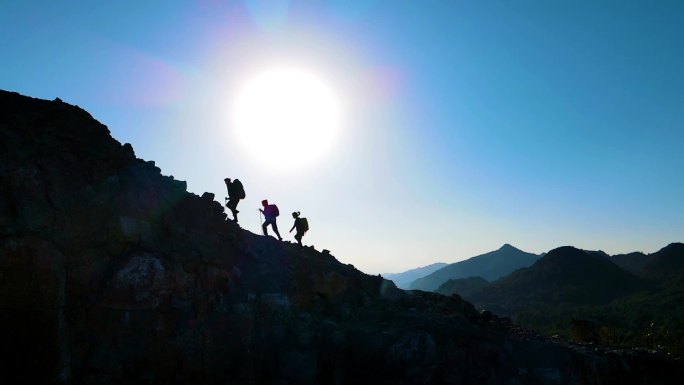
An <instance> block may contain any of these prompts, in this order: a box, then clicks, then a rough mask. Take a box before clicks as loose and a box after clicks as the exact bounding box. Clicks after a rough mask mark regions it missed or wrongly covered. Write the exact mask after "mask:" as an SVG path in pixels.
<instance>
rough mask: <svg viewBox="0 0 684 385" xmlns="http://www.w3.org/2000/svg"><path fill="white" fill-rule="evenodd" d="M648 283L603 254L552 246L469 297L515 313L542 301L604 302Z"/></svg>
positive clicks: (478, 303)
mask: <svg viewBox="0 0 684 385" xmlns="http://www.w3.org/2000/svg"><path fill="white" fill-rule="evenodd" d="M644 286H645V283H644V282H642V281H641V280H640V279H639V278H637V277H635V276H633V275H631V274H629V273H628V272H626V271H624V270H623V269H621V268H620V267H619V266H617V265H616V264H614V263H612V262H611V261H609V260H608V259H606V258H605V257H604V256H603V255H601V254H599V253H591V252H586V251H584V250H580V249H576V248H574V247H570V246H565V247H560V248H557V249H554V250H551V251H550V252H549V253H548V254H546V255H545V256H544V257H542V258H541V259H539V260H538V261H537V262H535V263H534V264H533V265H532V266H530V267H529V268H525V269H520V270H518V271H516V272H514V273H512V274H511V275H509V276H506V277H504V278H501V279H499V280H497V281H495V282H492V283H491V284H490V285H488V286H486V287H485V288H483V289H482V290H481V291H479V292H477V293H474V294H473V295H472V296H470V297H469V299H470V300H472V301H474V302H475V303H476V304H477V305H481V306H483V307H485V308H487V307H491V308H492V310H495V311H496V312H498V313H500V314H506V315H512V314H516V313H517V312H519V311H522V310H526V309H529V308H530V307H535V306H537V307H538V306H542V305H558V304H563V303H565V304H568V303H569V304H582V305H585V304H603V303H607V302H610V301H612V300H614V299H616V298H618V297H621V296H624V295H626V294H629V293H632V292H635V291H637V290H639V289H642V288H643V287H644Z"/></svg>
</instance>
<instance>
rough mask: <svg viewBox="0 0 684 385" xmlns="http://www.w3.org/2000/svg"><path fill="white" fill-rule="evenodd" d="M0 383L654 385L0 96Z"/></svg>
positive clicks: (659, 369) (657, 361)
mask: <svg viewBox="0 0 684 385" xmlns="http://www.w3.org/2000/svg"><path fill="white" fill-rule="evenodd" d="M0 203H1V205H0V341H2V344H0V378H1V379H2V381H3V383H5V384H14V383H26V384H38V383H69V384H115V383H126V384H255V383H259V384H360V383H375V384H417V383H423V384H441V383H448V384H666V383H675V382H677V381H679V378H681V375H682V368H681V364H680V363H678V362H673V361H670V360H668V359H666V358H664V357H662V356H659V355H654V354H647V353H638V354H637V353H626V352H611V351H595V350H588V349H586V348H584V347H581V346H574V347H572V346H570V347H568V346H566V345H564V344H560V343H554V342H552V341H547V340H545V339H543V338H540V337H536V336H534V335H530V334H529V333H528V332H526V331H525V330H523V329H519V328H517V327H515V326H514V325H511V324H510V323H509V322H506V321H505V320H502V319H499V318H497V317H495V316H493V315H491V314H489V313H485V314H480V313H478V312H477V311H476V310H475V309H474V307H473V306H472V305H470V304H469V303H467V302H465V301H463V300H462V299H461V298H460V297H458V296H451V297H445V296H442V295H438V294H432V293H423V292H404V291H401V290H398V289H397V288H396V287H395V286H394V285H393V284H392V283H391V282H389V281H387V280H384V279H382V278H381V277H379V276H368V275H365V274H363V273H361V272H359V271H358V270H356V269H354V268H353V267H352V266H349V265H345V264H342V263H340V262H339V261H337V260H336V259H335V258H334V257H333V256H332V255H330V254H329V253H321V252H318V251H316V250H314V249H312V248H300V247H298V246H296V245H293V244H289V243H280V242H278V241H275V240H274V239H273V238H266V237H262V236H257V235H254V234H252V233H250V232H247V231H244V230H242V229H240V228H239V227H238V226H237V225H236V224H234V223H232V222H229V221H226V219H225V218H226V216H225V214H224V213H223V210H222V207H221V205H220V204H219V203H218V202H215V201H213V200H212V199H211V196H209V195H206V196H203V197H199V196H196V195H194V194H190V193H188V192H186V186H185V183H184V182H181V181H178V180H175V179H173V178H172V177H165V176H162V175H161V173H160V169H159V168H157V167H156V166H155V164H154V162H146V161H143V160H140V159H137V158H136V157H135V155H134V152H133V149H132V147H131V146H130V145H128V144H126V145H121V144H120V143H118V142H117V141H115V140H114V139H112V138H111V136H110V135H109V132H108V130H107V128H106V127H105V126H103V125H102V124H100V123H98V122H97V121H95V120H94V119H93V118H92V117H91V116H90V115H89V114H88V113H86V112H85V111H83V110H81V109H79V108H77V107H74V106H70V105H68V104H65V103H63V102H61V101H58V100H56V101H45V100H37V99H31V98H27V97H24V96H21V95H18V94H15V93H9V92H2V91H0Z"/></svg>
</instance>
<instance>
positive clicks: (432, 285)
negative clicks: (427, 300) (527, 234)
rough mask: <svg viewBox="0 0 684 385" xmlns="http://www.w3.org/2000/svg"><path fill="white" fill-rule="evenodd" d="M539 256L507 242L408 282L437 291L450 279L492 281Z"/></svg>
mask: <svg viewBox="0 0 684 385" xmlns="http://www.w3.org/2000/svg"><path fill="white" fill-rule="evenodd" d="M539 258H540V256H539V255H536V254H531V253H527V252H524V251H522V250H519V249H517V248H515V247H513V246H511V245H509V244H505V245H503V246H501V248H499V249H498V250H495V251H491V252H489V253H485V254H482V255H478V256H476V257H472V258H469V259H466V260H465V261H460V262H456V263H452V264H450V265H447V266H445V267H443V268H441V269H439V270H437V271H435V272H433V273H431V274H428V275H426V276H424V277H422V278H418V279H416V280H415V281H413V283H411V284H410V286H409V288H410V289H412V290H423V291H437V289H439V287H440V286H441V285H442V284H444V283H445V282H447V281H448V280H450V279H459V278H469V277H481V278H484V279H486V280H487V281H493V280H496V279H498V278H500V277H503V276H505V275H508V274H510V273H512V272H513V271H515V270H517V269H520V268H522V267H527V266H530V265H531V264H533V263H534V262H535V261H536V260H537V259H539Z"/></svg>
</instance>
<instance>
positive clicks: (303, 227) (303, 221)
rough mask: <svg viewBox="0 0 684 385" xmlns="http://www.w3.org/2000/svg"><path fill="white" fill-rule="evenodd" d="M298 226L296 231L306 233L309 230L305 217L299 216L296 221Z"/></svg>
mask: <svg viewBox="0 0 684 385" xmlns="http://www.w3.org/2000/svg"><path fill="white" fill-rule="evenodd" d="M297 224H298V225H299V226H297V231H298V232H302V233H306V232H307V231H309V221H307V220H306V218H299V221H298V223H297Z"/></svg>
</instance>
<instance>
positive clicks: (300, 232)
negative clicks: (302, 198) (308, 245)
mask: <svg viewBox="0 0 684 385" xmlns="http://www.w3.org/2000/svg"><path fill="white" fill-rule="evenodd" d="M300 215H301V213H300V212H299V211H295V212H293V213H292V218H294V220H295V221H294V224H293V225H292V228H291V229H290V232H292V230H294V229H297V232H296V233H295V239H296V240H297V243H299V246H301V245H302V237H303V236H304V234H305V233H306V232H307V231H309V221H307V220H306V218H300V217H299V216H300Z"/></svg>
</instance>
